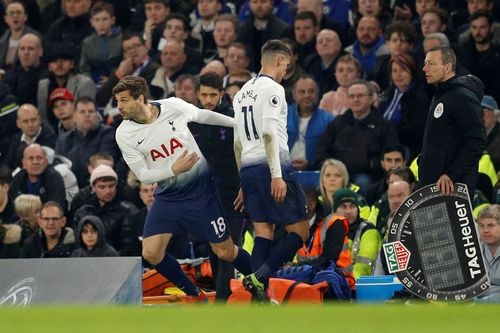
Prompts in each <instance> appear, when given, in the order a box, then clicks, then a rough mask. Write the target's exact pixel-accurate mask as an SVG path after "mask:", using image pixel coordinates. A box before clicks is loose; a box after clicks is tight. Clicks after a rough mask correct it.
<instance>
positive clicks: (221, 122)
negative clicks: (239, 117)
mask: <svg viewBox="0 0 500 333" xmlns="http://www.w3.org/2000/svg"><path fill="white" fill-rule="evenodd" d="M192 120H193V121H194V122H196V123H200V124H206V125H217V126H224V127H234V119H233V118H231V117H228V116H225V115H223V114H220V113H217V112H214V111H210V110H205V109H199V111H198V112H196V113H195V114H194V116H193V119H192Z"/></svg>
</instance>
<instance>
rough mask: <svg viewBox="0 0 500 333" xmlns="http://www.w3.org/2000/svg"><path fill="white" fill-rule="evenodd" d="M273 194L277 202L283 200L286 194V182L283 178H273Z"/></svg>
mask: <svg viewBox="0 0 500 333" xmlns="http://www.w3.org/2000/svg"><path fill="white" fill-rule="evenodd" d="M271 195H272V196H273V198H274V200H275V201H276V202H283V201H284V200H285V196H286V183H285V181H284V180H283V178H281V177H279V178H273V179H272V180H271Z"/></svg>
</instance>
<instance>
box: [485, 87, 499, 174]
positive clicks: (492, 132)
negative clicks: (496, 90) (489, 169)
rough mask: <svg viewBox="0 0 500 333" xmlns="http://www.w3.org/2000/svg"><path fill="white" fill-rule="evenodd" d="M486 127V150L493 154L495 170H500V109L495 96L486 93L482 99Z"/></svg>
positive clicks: (492, 159)
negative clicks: (499, 121) (499, 122)
mask: <svg viewBox="0 0 500 333" xmlns="http://www.w3.org/2000/svg"><path fill="white" fill-rule="evenodd" d="M481 107H482V108H483V120H484V127H485V129H486V135H487V141H486V150H487V151H488V153H489V154H490V156H491V161H492V162H493V165H494V166H495V170H497V171H498V170H500V126H499V124H498V120H499V115H500V110H498V104H497V101H496V100H495V98H493V97H492V96H490V95H484V97H483V99H482V101H481Z"/></svg>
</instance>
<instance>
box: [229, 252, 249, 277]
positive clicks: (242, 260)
mask: <svg viewBox="0 0 500 333" xmlns="http://www.w3.org/2000/svg"><path fill="white" fill-rule="evenodd" d="M233 265H234V267H235V268H236V269H237V270H238V271H239V272H240V273H241V274H243V275H250V274H252V272H253V270H252V258H251V257H250V255H249V254H248V252H247V251H245V250H243V249H242V248H241V247H238V254H237V255H236V258H235V259H234V261H233Z"/></svg>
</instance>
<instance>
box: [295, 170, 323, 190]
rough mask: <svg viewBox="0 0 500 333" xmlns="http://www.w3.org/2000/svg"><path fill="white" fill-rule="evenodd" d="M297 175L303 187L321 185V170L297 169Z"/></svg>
mask: <svg viewBox="0 0 500 333" xmlns="http://www.w3.org/2000/svg"><path fill="white" fill-rule="evenodd" d="M296 175H297V180H298V181H299V183H300V185H302V187H319V171H317V170H314V171H297V172H296Z"/></svg>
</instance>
